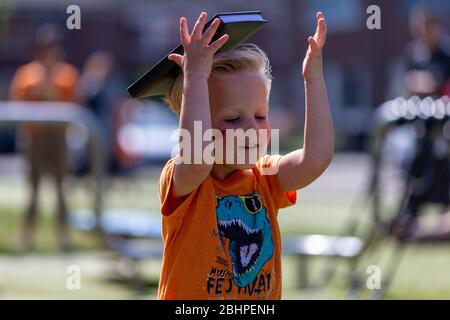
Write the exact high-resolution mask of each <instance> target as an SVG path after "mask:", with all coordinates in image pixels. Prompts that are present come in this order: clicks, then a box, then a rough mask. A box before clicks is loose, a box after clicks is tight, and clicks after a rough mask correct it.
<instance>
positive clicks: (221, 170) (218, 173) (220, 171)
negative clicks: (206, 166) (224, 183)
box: [211, 164, 238, 180]
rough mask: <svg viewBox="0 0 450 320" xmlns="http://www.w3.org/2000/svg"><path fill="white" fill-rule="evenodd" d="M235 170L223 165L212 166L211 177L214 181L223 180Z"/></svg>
mask: <svg viewBox="0 0 450 320" xmlns="http://www.w3.org/2000/svg"><path fill="white" fill-rule="evenodd" d="M237 170H238V169H235V168H232V167H230V166H227V165H224V164H214V165H213V167H212V169H211V176H212V177H213V178H215V179H219V180H224V179H226V178H227V177H229V176H230V175H231V174H233V173H234V172H236V171H237Z"/></svg>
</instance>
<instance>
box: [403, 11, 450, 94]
mask: <svg viewBox="0 0 450 320" xmlns="http://www.w3.org/2000/svg"><path fill="white" fill-rule="evenodd" d="M409 27H410V33H411V36H412V38H413V41H412V42H411V43H410V44H409V45H408V46H407V48H406V53H405V60H406V68H407V73H406V77H405V83H406V89H407V91H408V92H409V93H410V94H411V95H418V96H422V97H423V96H430V95H431V96H433V95H438V96H441V95H444V94H447V95H450V39H449V37H448V36H447V35H446V34H445V33H444V32H443V31H442V29H441V26H440V23H439V19H438V16H437V15H436V13H435V12H434V11H433V10H432V9H431V8H428V7H426V6H425V5H423V4H419V5H417V6H414V7H412V9H411V11H410V15H409Z"/></svg>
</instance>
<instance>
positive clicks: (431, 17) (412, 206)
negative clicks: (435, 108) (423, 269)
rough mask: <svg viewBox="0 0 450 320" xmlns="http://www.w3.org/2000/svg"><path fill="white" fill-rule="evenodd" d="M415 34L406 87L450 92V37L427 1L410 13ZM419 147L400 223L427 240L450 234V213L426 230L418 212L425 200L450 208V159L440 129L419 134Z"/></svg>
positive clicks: (404, 232) (402, 230)
mask: <svg viewBox="0 0 450 320" xmlns="http://www.w3.org/2000/svg"><path fill="white" fill-rule="evenodd" d="M409 27H410V33H411V36H412V38H413V40H412V42H411V43H409V44H408V46H407V47H406V51H405V56H404V59H405V62H406V75H405V87H406V90H407V92H408V94H409V95H417V96H419V97H420V98H425V97H428V96H431V97H434V98H437V97H440V96H442V95H450V39H449V37H448V36H447V35H446V34H445V33H444V32H443V30H442V29H441V25H440V22H439V18H438V15H437V14H436V13H435V12H434V11H433V9H431V8H430V7H428V6H427V5H426V4H423V3H419V4H418V5H416V6H413V7H412V8H411V10H410V14H409ZM416 139H417V140H416V147H415V148H416V150H418V152H417V153H415V155H414V158H413V160H412V161H411V164H410V165H409V166H410V168H409V169H408V171H409V172H410V174H411V176H412V177H413V178H414V181H415V183H414V185H415V186H416V187H415V189H414V190H415V191H413V192H412V195H411V196H410V199H409V201H408V204H407V206H406V209H405V215H404V217H402V218H403V225H400V226H396V228H399V229H398V230H397V233H398V235H399V236H400V237H401V238H415V239H417V240H420V239H421V240H427V239H432V238H438V237H441V238H442V237H444V236H446V235H450V214H444V215H442V216H441V219H440V223H439V225H438V227H437V228H435V229H434V230H426V229H425V228H424V227H423V226H422V225H421V223H420V221H419V219H418V215H419V212H420V210H421V209H422V207H423V205H424V204H425V203H437V204H440V205H442V207H443V209H442V212H446V211H447V210H448V204H449V203H450V198H449V191H450V190H449V182H450V168H449V164H450V159H449V156H448V154H446V153H438V152H436V150H437V148H436V141H439V139H438V138H437V137H436V132H432V131H428V130H427V131H426V132H425V134H424V135H423V136H422V137H420V138H419V136H417V138H416Z"/></svg>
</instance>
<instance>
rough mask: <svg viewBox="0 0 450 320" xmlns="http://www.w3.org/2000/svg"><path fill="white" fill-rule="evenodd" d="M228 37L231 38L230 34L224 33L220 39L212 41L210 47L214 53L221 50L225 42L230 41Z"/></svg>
mask: <svg viewBox="0 0 450 320" xmlns="http://www.w3.org/2000/svg"><path fill="white" fill-rule="evenodd" d="M228 38H229V36H228V34H224V35H223V36H221V37H220V38H219V39H217V40H216V41H214V42H213V43H211V44H210V46H209V47H210V48H211V50H212V51H213V53H216V52H217V50H219V49H220V48H221V47H222V46H223V45H224V44H225V42H227V41H228Z"/></svg>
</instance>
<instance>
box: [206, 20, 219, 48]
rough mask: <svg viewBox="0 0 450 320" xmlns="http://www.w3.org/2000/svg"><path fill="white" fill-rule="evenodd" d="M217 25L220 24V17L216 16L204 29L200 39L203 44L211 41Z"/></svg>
mask: <svg viewBox="0 0 450 320" xmlns="http://www.w3.org/2000/svg"><path fill="white" fill-rule="evenodd" d="M219 25H220V19H218V18H216V19H214V21H213V22H212V23H211V25H210V26H209V27H208V29H207V30H206V31H205V33H204V34H203V39H202V42H203V43H204V44H205V45H208V44H209V43H210V42H211V40H212V38H213V37H214V34H215V33H216V31H217V28H218V27H219Z"/></svg>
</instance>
